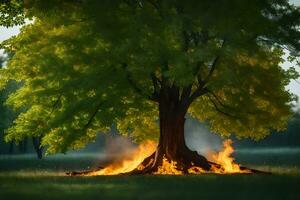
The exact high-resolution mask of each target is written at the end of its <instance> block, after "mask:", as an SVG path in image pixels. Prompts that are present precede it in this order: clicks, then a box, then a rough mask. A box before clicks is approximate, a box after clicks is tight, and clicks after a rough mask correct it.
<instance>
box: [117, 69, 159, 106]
mask: <svg viewBox="0 0 300 200" xmlns="http://www.w3.org/2000/svg"><path fill="white" fill-rule="evenodd" d="M122 67H123V69H124V70H125V71H126V77H127V81H128V83H129V84H130V85H131V87H132V88H133V89H134V90H135V91H136V92H137V93H138V94H139V95H141V96H143V97H146V98H147V99H149V100H152V101H157V99H156V98H154V97H152V96H150V95H148V94H147V93H145V92H144V91H143V90H142V89H141V88H139V87H138V86H137V84H136V83H135V81H134V80H133V78H132V76H131V74H130V73H129V71H128V70H127V64H122Z"/></svg>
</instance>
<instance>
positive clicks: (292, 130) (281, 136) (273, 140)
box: [236, 110, 300, 147]
mask: <svg viewBox="0 0 300 200" xmlns="http://www.w3.org/2000/svg"><path fill="white" fill-rule="evenodd" d="M299 130H300V111H299V110H298V111H297V112H295V114H294V116H293V118H292V119H291V120H290V121H289V123H288V127H287V129H286V130H285V131H281V132H276V131H273V132H272V134H271V135H270V136H268V137H266V138H265V139H263V140H260V141H253V140H250V139H244V140H239V141H237V142H236V146H237V147H300V133H299Z"/></svg>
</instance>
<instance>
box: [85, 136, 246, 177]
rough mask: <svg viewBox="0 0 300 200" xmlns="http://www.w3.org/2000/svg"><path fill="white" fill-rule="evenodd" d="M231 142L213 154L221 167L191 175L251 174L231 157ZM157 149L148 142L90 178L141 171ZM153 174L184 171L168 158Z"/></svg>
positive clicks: (193, 171)
mask: <svg viewBox="0 0 300 200" xmlns="http://www.w3.org/2000/svg"><path fill="white" fill-rule="evenodd" d="M231 145H232V141H231V140H225V141H224V142H223V149H222V151H220V152H218V153H213V154H212V155H211V159H212V160H213V162H215V163H217V164H219V165H220V167H216V166H213V167H212V168H211V171H205V170H203V169H202V168H200V167H197V166H192V167H190V168H189V169H188V173H190V174H201V173H210V172H212V173H219V174H226V173H250V171H249V170H242V169H241V168H240V165H238V164H236V163H235V162H234V158H232V157H231V154H232V153H233V152H234V148H233V147H232V146H231ZM155 148H156V143H155V142H153V141H151V140H148V141H146V142H144V143H142V144H141V145H139V146H138V148H136V149H134V150H133V151H132V152H130V153H129V155H128V157H127V156H126V158H124V159H123V160H121V161H116V162H113V163H111V164H110V165H108V166H107V167H106V168H104V169H101V170H99V171H96V172H91V173H89V174H88V176H97V175H117V174H122V173H127V172H130V171H132V170H134V169H136V168H137V167H140V168H139V170H141V169H143V168H144V167H143V166H141V165H140V163H141V162H142V161H143V160H144V159H145V158H146V157H148V156H150V155H151V154H152V153H153V152H154V151H155ZM153 174H168V175H182V174H183V171H182V170H181V169H180V168H178V166H177V162H176V161H169V160H168V159H167V158H165V157H164V158H163V162H162V165H161V166H159V167H158V170H157V171H156V172H154V173H153Z"/></svg>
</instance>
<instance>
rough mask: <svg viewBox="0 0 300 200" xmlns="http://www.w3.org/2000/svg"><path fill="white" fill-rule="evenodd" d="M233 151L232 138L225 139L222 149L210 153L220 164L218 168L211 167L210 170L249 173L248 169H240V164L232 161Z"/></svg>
mask: <svg viewBox="0 0 300 200" xmlns="http://www.w3.org/2000/svg"><path fill="white" fill-rule="evenodd" d="M233 152H234V148H233V147H232V140H230V139H229V140H225V141H224V142H223V150H222V151H220V152H219V153H214V154H212V155H211V157H212V159H213V161H214V162H216V163H217V164H219V165H221V167H220V168H216V167H213V169H212V171H214V172H216V173H250V171H249V170H241V168H240V165H239V164H236V163H235V162H234V158H232V157H231V154H232V153H233Z"/></svg>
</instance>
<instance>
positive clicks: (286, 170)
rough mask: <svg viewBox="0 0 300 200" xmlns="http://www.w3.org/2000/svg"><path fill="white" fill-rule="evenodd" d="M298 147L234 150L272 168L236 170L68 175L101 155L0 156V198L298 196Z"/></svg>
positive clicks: (91, 164) (247, 160) (242, 160)
mask: <svg viewBox="0 0 300 200" xmlns="http://www.w3.org/2000/svg"><path fill="white" fill-rule="evenodd" d="M299 152H300V151H298V150H296V151H295V150H291V151H289V150H287V149H282V150H280V149H279V150H278V151H273V152H270V151H257V152H255V151H247V150H246V151H240V152H237V153H236V154H235V157H236V159H237V161H238V162H240V163H242V164H243V165H247V166H251V167H255V168H257V169H261V170H267V171H270V172H272V174H271V175H266V174H251V175H249V174H240V175H216V174H206V175H189V176H150V175H149V176H124V175H123V176H99V177H70V176H66V175H65V172H67V171H72V170H81V169H87V168H93V167H95V166H97V165H98V163H99V159H100V157H101V156H99V155H95V154H71V155H58V156H50V157H47V158H45V159H43V160H37V159H36V158H35V157H34V155H26V156H24V155H15V156H1V157H0V199H3V200H10V199H22V200H27V199H30V200H33V199H43V200H47V199H72V200H77V199H105V200H109V199H123V200H126V199H242V200H243V199H264V200H265V199H272V200H274V199H291V200H295V199H299V198H300V190H299V186H300V167H299V166H300V159H299V156H300V154H299Z"/></svg>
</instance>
